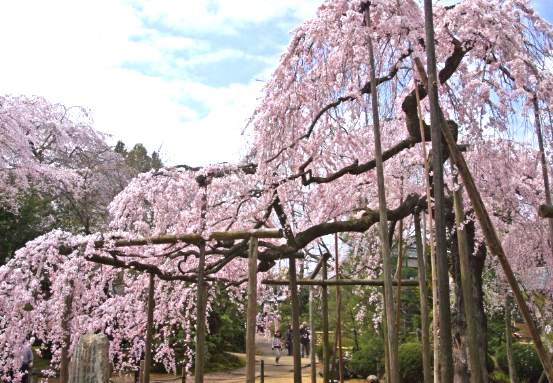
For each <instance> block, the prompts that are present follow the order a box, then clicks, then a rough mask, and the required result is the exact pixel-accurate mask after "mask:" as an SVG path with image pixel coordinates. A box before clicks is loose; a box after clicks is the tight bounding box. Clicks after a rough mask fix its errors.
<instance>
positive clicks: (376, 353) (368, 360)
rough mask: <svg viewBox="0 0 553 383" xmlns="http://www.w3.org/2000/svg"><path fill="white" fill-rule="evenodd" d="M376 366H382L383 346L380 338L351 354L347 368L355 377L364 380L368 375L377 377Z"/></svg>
mask: <svg viewBox="0 0 553 383" xmlns="http://www.w3.org/2000/svg"><path fill="white" fill-rule="evenodd" d="M377 364H378V365H380V366H383V365H384V344H383V342H382V340H381V339H380V338H373V339H372V340H371V341H370V342H369V343H364V344H363V345H361V349H360V350H359V351H356V352H354V353H353V357H352V358H351V362H350V363H349V367H350V369H351V370H352V371H353V372H354V373H355V374H356V375H358V376H360V377H362V378H366V377H367V376H369V375H377V372H378V366H377Z"/></svg>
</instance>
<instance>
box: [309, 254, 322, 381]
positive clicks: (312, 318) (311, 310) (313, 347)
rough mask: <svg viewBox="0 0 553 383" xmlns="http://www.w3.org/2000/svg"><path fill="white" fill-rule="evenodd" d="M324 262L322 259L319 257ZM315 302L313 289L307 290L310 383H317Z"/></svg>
mask: <svg viewBox="0 0 553 383" xmlns="http://www.w3.org/2000/svg"><path fill="white" fill-rule="evenodd" d="M321 260H323V261H324V257H321ZM314 305H315V302H314V301H313V287H310V288H309V329H310V330H311V338H310V339H309V342H310V345H309V346H310V347H309V348H310V349H311V350H310V352H311V383H317V366H316V362H317V361H316V354H317V342H316V339H315V315H314V314H315V313H314V311H315V309H314V307H313V306H314Z"/></svg>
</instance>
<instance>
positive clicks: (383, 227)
mask: <svg viewBox="0 0 553 383" xmlns="http://www.w3.org/2000/svg"><path fill="white" fill-rule="evenodd" d="M364 16H365V23H366V25H367V27H368V28H369V29H371V27H372V24H371V12H370V5H369V3H365V9H364ZM367 36H368V37H367V42H368V47H369V66H370V79H371V106H372V117H373V131H374V146H375V159H376V174H377V184H378V208H379V215H380V222H379V223H380V225H379V226H380V242H381V244H382V264H383V267H382V268H383V272H384V287H385V289H384V300H385V302H386V304H385V308H386V321H387V326H386V327H387V328H388V339H387V342H388V345H389V360H390V371H389V372H390V375H389V376H387V377H386V378H387V381H388V383H398V382H399V364H398V342H397V334H396V333H395V331H394V324H395V318H394V316H395V315H394V314H395V313H394V310H393V307H394V297H393V291H392V271H391V266H390V244H389V241H388V211H387V208H386V186H385V184H384V165H383V162H382V147H381V141H380V120H379V115H378V113H379V111H378V97H377V90H376V73H375V71H376V69H375V59H374V49H373V43H372V38H371V35H370V33H368V34H367Z"/></svg>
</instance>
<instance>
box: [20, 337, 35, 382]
mask: <svg viewBox="0 0 553 383" xmlns="http://www.w3.org/2000/svg"><path fill="white" fill-rule="evenodd" d="M33 360H34V355H33V350H32V348H31V346H30V345H29V344H25V347H24V349H23V363H22V364H21V372H22V373H23V376H22V378H21V383H28V382H29V371H30V370H31V367H32V366H33Z"/></svg>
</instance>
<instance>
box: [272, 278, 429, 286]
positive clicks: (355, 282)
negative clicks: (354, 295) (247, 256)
mask: <svg viewBox="0 0 553 383" xmlns="http://www.w3.org/2000/svg"><path fill="white" fill-rule="evenodd" d="M261 283H262V284H264V285H273V286H288V285H289V284H290V281H288V280H285V279H264V280H262V281H261ZM296 283H297V284H298V285H299V286H323V287H326V286H384V281H383V280H381V279H339V280H335V279H333V280H329V279H326V280H320V279H317V280H311V279H300V280H299V281H297V282H296ZM392 285H393V286H397V280H394V281H392ZM418 285H419V281H418V280H417V279H402V280H401V286H404V287H412V286H418Z"/></svg>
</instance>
